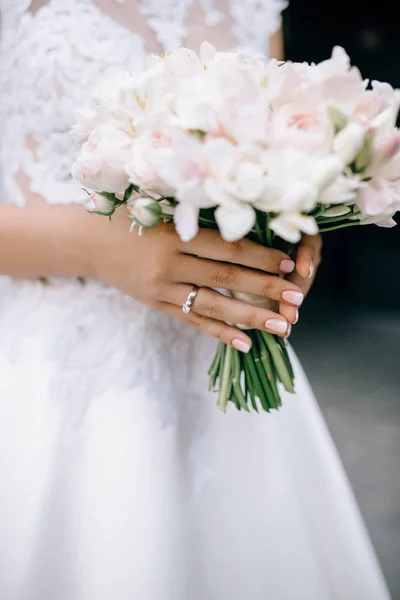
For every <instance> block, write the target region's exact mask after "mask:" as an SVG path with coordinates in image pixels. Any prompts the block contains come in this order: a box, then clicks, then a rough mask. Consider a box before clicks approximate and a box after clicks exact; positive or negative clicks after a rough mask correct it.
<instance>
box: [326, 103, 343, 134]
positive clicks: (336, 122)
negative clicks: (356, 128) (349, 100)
mask: <svg viewBox="0 0 400 600" xmlns="http://www.w3.org/2000/svg"><path fill="white" fill-rule="evenodd" d="M327 111H328V115H329V118H330V120H331V121H332V123H333V126H334V128H335V132H336V133H339V131H342V129H344V128H345V127H346V125H347V123H348V118H347V116H346V115H345V113H344V112H342V111H341V110H340V109H339V108H337V106H333V105H331V106H328V109H327Z"/></svg>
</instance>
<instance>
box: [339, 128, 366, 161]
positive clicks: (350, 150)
mask: <svg viewBox="0 0 400 600" xmlns="http://www.w3.org/2000/svg"><path fill="white" fill-rule="evenodd" d="M365 134H366V129H365V127H362V126H361V125H359V124H358V123H350V124H349V125H347V126H346V127H345V128H344V129H342V131H340V132H339V133H338V134H337V136H336V137H335V139H334V140H333V150H334V152H335V153H336V154H338V155H339V156H340V157H341V158H342V159H343V160H344V162H345V164H346V165H349V164H351V163H352V162H353V161H354V159H355V158H356V156H357V154H358V153H359V152H360V150H361V148H362V146H363V144H364V139H365Z"/></svg>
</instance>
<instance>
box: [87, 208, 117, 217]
mask: <svg viewBox="0 0 400 600" xmlns="http://www.w3.org/2000/svg"><path fill="white" fill-rule="evenodd" d="M88 212H89V213H90V214H91V215H99V216H100V217H111V216H112V215H113V214H114V213H115V208H113V210H112V211H111V212H106V213H103V212H100V211H99V210H88Z"/></svg>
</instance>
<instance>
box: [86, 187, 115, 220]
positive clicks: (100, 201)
mask: <svg viewBox="0 0 400 600" xmlns="http://www.w3.org/2000/svg"><path fill="white" fill-rule="evenodd" d="M90 198H91V199H92V202H93V204H94V209H93V211H94V212H96V213H99V214H101V215H106V216H109V215H112V214H113V213H114V211H115V204H114V202H113V201H112V199H111V194H107V196H103V194H102V193H101V192H95V193H94V194H91V195H90ZM93 211H92V212H93Z"/></svg>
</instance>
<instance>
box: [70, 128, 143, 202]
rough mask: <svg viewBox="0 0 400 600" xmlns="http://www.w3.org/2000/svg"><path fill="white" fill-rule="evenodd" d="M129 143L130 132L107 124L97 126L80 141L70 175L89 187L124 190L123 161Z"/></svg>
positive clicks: (125, 186)
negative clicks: (79, 150)
mask: <svg viewBox="0 0 400 600" xmlns="http://www.w3.org/2000/svg"><path fill="white" fill-rule="evenodd" d="M131 146H132V138H131V136H130V135H128V134H127V133H125V132H124V131H121V130H120V129H116V128H115V127H111V126H109V125H107V124H103V125H100V126H99V127H97V128H95V129H94V130H93V131H92V132H91V133H90V134H89V137H88V139H87V141H86V142H85V143H84V144H83V146H82V148H81V152H80V154H79V156H78V158H77V160H76V161H75V162H74V164H73V165H72V171H71V172H72V176H73V177H74V178H75V179H77V180H78V181H79V182H80V183H81V184H82V185H83V186H85V187H87V188H90V189H92V190H96V191H102V192H112V193H115V192H121V191H124V190H125V189H126V188H127V187H128V185H129V179H128V176H127V174H126V172H125V163H126V160H127V158H128V156H129V152H130V148H131Z"/></svg>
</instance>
